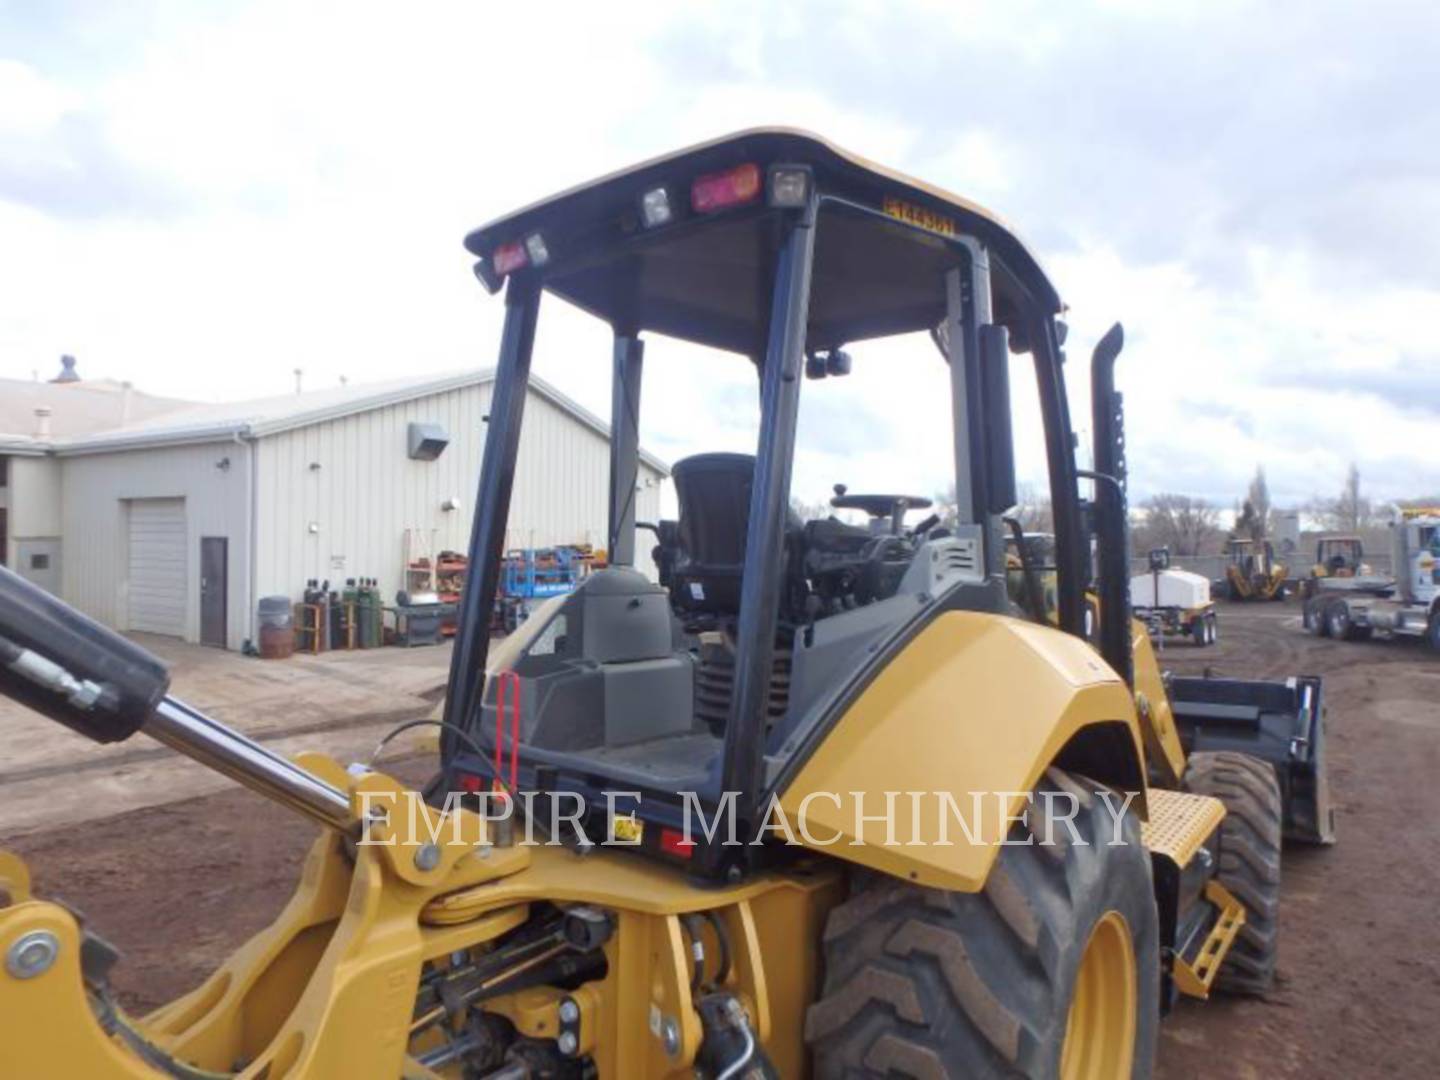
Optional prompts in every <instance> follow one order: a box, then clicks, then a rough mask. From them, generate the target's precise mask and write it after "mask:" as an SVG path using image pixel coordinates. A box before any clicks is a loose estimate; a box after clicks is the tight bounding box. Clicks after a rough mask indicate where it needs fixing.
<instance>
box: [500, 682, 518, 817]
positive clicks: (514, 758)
mask: <svg viewBox="0 0 1440 1080" xmlns="http://www.w3.org/2000/svg"><path fill="white" fill-rule="evenodd" d="M495 678H496V680H497V681H496V683H495V785H496V787H498V788H499V789H500V790H502V791H507V792H510V793H511V794H513V793H514V791H515V786H516V784H517V782H518V780H519V776H520V676H519V674H518V673H517V672H514V671H501V672H498V673H497V674H496V676H495ZM506 687H509V688H510V695H509V696H510V782H509V783H508V784H507V783H506V782H505V781H504V780H503V779H501V772H500V769H501V763H502V762H503V761H504V754H503V748H502V743H503V739H504V732H505V696H506V695H505V689H506Z"/></svg>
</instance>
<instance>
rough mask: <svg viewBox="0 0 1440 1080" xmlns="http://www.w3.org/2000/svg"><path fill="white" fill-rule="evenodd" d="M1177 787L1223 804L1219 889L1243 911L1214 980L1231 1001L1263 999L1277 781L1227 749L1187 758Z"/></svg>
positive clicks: (1274, 897) (1273, 903) (1275, 898)
mask: <svg viewBox="0 0 1440 1080" xmlns="http://www.w3.org/2000/svg"><path fill="white" fill-rule="evenodd" d="M1185 788H1186V790H1187V791H1190V792H1192V793H1194V794H1196V795H1210V796H1212V797H1213V798H1216V799H1219V800H1220V801H1221V802H1222V803H1224V804H1225V820H1224V821H1222V822H1221V823H1220V853H1219V854H1220V868H1219V871H1218V872H1217V874H1216V877H1217V878H1218V879H1219V881H1220V884H1221V885H1224V886H1225V888H1227V889H1229V890H1230V891H1231V892H1232V893H1234V894H1235V897H1236V899H1238V900H1239V901H1240V902H1241V903H1242V904H1244V905H1245V925H1244V926H1242V927H1241V928H1240V933H1239V935H1238V936H1237V937H1236V938H1235V944H1234V945H1233V946H1232V947H1231V949H1230V953H1229V955H1228V956H1226V958H1225V963H1224V965H1223V966H1222V967H1221V968H1220V974H1219V976H1218V977H1217V978H1216V980H1215V985H1216V987H1217V988H1218V989H1221V990H1225V991H1227V992H1229V993H1232V994H1263V993H1265V992H1266V991H1267V990H1269V989H1270V986H1271V984H1272V983H1273V982H1274V981H1275V957H1276V951H1277V950H1276V946H1277V944H1278V942H1279V921H1280V844H1281V833H1282V828H1283V813H1284V809H1283V803H1282V801H1281V797H1280V780H1279V778H1278V777H1277V776H1276V775H1275V769H1274V767H1273V766H1271V765H1270V764H1269V763H1268V762H1265V761H1261V760H1260V759H1259V758H1257V757H1252V756H1250V755H1249V754H1241V753H1237V752H1235V751H1233V750H1219V751H1214V752H1208V753H1196V754H1191V755H1190V762H1189V766H1188V768H1187V769H1186V772H1185Z"/></svg>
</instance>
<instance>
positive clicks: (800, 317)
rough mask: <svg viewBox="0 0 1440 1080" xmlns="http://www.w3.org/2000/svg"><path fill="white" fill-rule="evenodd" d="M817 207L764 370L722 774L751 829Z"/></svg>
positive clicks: (794, 236)
mask: <svg viewBox="0 0 1440 1080" xmlns="http://www.w3.org/2000/svg"><path fill="white" fill-rule="evenodd" d="M815 210H816V206H815V201H814V196H813V195H812V197H811V200H810V203H809V204H808V205H807V206H806V207H805V208H804V209H803V210H799V211H796V212H795V214H794V216H793V217H791V218H790V220H788V221H787V222H786V226H787V229H786V235H785V238H784V240H783V242H782V244H781V247H780V252H779V256H778V258H777V260H776V271H775V288H774V293H773V300H772V303H771V311H770V326H769V335H768V340H767V343H766V347H765V363H764V367H763V369H762V370H761V406H760V436H759V448H758V453H757V455H756V459H755V484H754V487H753V488H752V489H751V493H750V524H749V531H748V533H747V535H746V540H745V565H744V570H743V578H742V584H741V590H740V626H739V632H738V635H737V643H736V657H735V682H734V691H733V693H732V695H731V700H730V716H729V723H728V724H727V725H726V729H725V763H724V764H725V767H724V772H723V773H722V776H723V783H724V788H725V791H727V792H729V791H734V792H735V793H736V804H735V809H736V813H737V815H738V817H739V819H740V821H741V822H742V823H743V824H744V825H745V826H746V827H749V826H752V825H754V824H755V812H756V809H757V805H758V800H759V798H760V789H761V787H762V779H763V777H762V764H763V761H764V756H765V720H766V702H767V700H768V698H769V695H770V679H771V673H772V671H773V665H774V653H775V632H776V620H777V618H778V616H779V611H780V590H781V587H782V584H783V582H784V574H785V558H784V555H785V521H786V516H787V512H788V510H789V492H790V471H791V465H792V464H793V461H794V457H795V426H796V417H797V414H798V412H799V407H800V371H801V366H802V360H803V357H804V352H805V327H806V323H807V321H808V318H809V310H810V271H811V266H812V263H813V262H814V254H815Z"/></svg>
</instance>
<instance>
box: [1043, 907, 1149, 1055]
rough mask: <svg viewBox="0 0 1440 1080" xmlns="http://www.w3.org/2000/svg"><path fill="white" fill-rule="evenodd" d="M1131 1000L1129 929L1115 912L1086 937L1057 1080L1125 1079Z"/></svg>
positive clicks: (1131, 1042)
mask: <svg viewBox="0 0 1440 1080" xmlns="http://www.w3.org/2000/svg"><path fill="white" fill-rule="evenodd" d="M1136 1001H1137V990H1136V974H1135V946H1134V945H1133V943H1132V942H1131V940H1130V927H1129V924H1127V923H1126V922H1125V917H1124V916H1123V915H1121V914H1120V913H1119V912H1118V911H1109V912H1106V913H1105V916H1104V918H1102V919H1101V920H1100V921H1099V922H1098V923H1096V924H1095V929H1094V930H1092V931H1091V932H1090V941H1089V943H1088V944H1086V946H1085V955H1084V956H1083V957H1081V959H1080V970H1079V971H1078V972H1077V973H1076V975H1075V991H1074V994H1073V995H1072V996H1071V998H1070V1015H1069V1018H1068V1019H1067V1020H1066V1023H1065V1045H1064V1048H1063V1049H1062V1050H1061V1051H1060V1077H1061V1080H1115V1078H1116V1077H1126V1076H1129V1075H1130V1070H1131V1067H1132V1066H1133V1064H1134V1060H1135V1026H1136Z"/></svg>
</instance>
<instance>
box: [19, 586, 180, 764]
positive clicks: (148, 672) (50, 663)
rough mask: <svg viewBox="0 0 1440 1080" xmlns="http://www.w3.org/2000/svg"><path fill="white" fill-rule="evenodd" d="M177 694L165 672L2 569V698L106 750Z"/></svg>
mask: <svg viewBox="0 0 1440 1080" xmlns="http://www.w3.org/2000/svg"><path fill="white" fill-rule="evenodd" d="M169 687H170V673H169V672H168V671H167V670H166V668H165V665H164V664H162V663H161V662H160V661H159V660H158V659H156V658H155V657H154V656H152V655H151V654H150V653H148V652H146V651H145V650H144V649H142V648H141V647H140V646H139V645H136V644H135V643H134V642H132V641H128V640H126V639H125V638H123V637H121V636H120V635H119V634H117V633H115V632H114V631H113V630H109V629H107V628H106V627H103V626H101V625H100V624H99V623H97V622H95V621H94V620H93V619H90V618H87V617H86V616H84V615H82V614H80V612H78V611H76V610H75V609H74V608H72V607H70V606H69V605H68V604H65V603H62V602H61V601H60V600H57V599H56V598H55V597H53V596H51V595H50V594H49V593H47V592H46V591H45V590H44V589H42V588H40V587H39V586H37V585H34V584H31V583H30V582H28V581H26V580H25V579H24V578H22V577H20V576H19V575H18V574H15V573H12V572H11V571H9V570H7V569H5V568H4V567H0V693H3V694H5V696H7V697H11V698H14V699H15V700H16V701H19V702H21V703H22V704H24V705H27V706H29V707H30V708H32V709H34V710H35V711H36V712H39V713H43V714H44V715H45V716H48V717H50V719H52V720H57V721H59V722H60V723H62V724H64V725H65V726H66V727H68V728H70V729H71V730H72V731H76V732H79V733H80V734H81V735H84V736H85V737H86V738H89V739H93V740H94V741H95V742H99V743H112V742H120V741H121V740H122V739H128V738H129V737H130V736H131V735H133V734H135V732H136V731H138V730H139V729H140V727H141V725H143V724H144V723H145V721H146V720H147V719H149V717H150V715H151V713H153V712H154V711H155V708H156V706H157V705H159V704H160V701H161V700H162V699H163V698H164V697H165V692H166V690H168V689H169Z"/></svg>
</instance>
